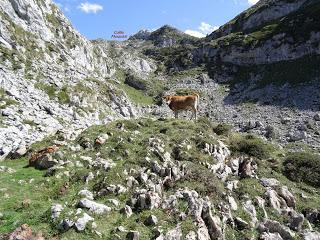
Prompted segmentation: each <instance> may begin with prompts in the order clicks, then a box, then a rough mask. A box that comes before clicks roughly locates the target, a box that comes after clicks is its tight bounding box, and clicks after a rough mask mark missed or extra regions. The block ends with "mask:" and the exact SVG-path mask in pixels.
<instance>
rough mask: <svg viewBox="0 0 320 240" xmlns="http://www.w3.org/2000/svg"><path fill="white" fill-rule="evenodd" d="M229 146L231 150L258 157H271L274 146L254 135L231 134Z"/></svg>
mask: <svg viewBox="0 0 320 240" xmlns="http://www.w3.org/2000/svg"><path fill="white" fill-rule="evenodd" d="M230 148H231V150H232V151H233V152H239V153H245V154H247V155H249V156H252V157H256V158H259V159H266V158H269V157H271V154H272V153H273V152H274V150H275V149H274V147H273V146H272V145H271V144H269V143H267V142H265V141H263V140H262V139H260V138H258V137H256V136H254V135H244V136H243V135H233V136H231V139H230Z"/></svg>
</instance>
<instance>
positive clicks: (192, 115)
mask: <svg viewBox="0 0 320 240" xmlns="http://www.w3.org/2000/svg"><path fill="white" fill-rule="evenodd" d="M191 113H192V114H191V117H190V120H192V119H193V117H194V110H193V109H192V111H191Z"/></svg>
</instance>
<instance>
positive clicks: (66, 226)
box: [59, 219, 75, 232]
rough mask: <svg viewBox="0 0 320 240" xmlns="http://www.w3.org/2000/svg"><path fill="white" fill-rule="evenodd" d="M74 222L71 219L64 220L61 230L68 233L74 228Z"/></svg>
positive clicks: (61, 223)
mask: <svg viewBox="0 0 320 240" xmlns="http://www.w3.org/2000/svg"><path fill="white" fill-rule="evenodd" d="M74 224H75V223H74V221H72V220H70V219H63V220H62V221H61V222H60V224H59V229H60V230H61V231H63V232H66V231H68V230H69V229H70V228H72V227H73V226H74Z"/></svg>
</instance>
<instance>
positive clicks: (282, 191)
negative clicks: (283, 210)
mask: <svg viewBox="0 0 320 240" xmlns="http://www.w3.org/2000/svg"><path fill="white" fill-rule="evenodd" d="M277 193H278V194H279V196H280V197H282V198H283V199H284V200H285V201H286V204H287V206H288V207H292V208H295V207H296V200H295V197H294V196H293V194H292V193H291V192H290V191H289V190H288V187H286V186H282V187H281V188H278V189H277Z"/></svg>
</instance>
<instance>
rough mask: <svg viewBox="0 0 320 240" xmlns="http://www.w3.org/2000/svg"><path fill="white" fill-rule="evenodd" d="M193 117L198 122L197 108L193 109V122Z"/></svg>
mask: <svg viewBox="0 0 320 240" xmlns="http://www.w3.org/2000/svg"><path fill="white" fill-rule="evenodd" d="M193 117H194V118H195V120H197V109H196V108H195V107H193V108H192V115H191V119H190V120H192V119H193Z"/></svg>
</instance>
